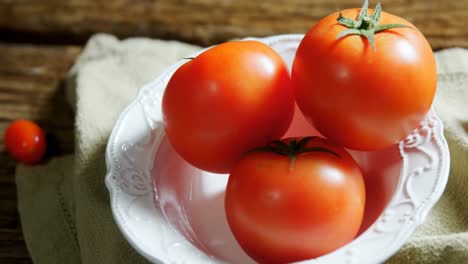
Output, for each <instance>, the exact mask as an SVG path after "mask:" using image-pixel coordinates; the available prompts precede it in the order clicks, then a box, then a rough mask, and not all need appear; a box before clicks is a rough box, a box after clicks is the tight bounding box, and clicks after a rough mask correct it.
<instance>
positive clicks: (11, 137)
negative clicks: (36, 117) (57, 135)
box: [4, 120, 46, 164]
mask: <svg viewBox="0 0 468 264" xmlns="http://www.w3.org/2000/svg"><path fill="white" fill-rule="evenodd" d="M4 141H5V147H6V149H7V151H8V152H9V153H10V154H11V155H12V156H13V157H14V158H15V159H16V160H17V161H20V162H23V163H25V164H35V163H38V162H40V161H41V160H42V158H43V157H44V154H45V151H46V138H45V134H44V131H43V130H42V128H41V127H39V126H38V125H37V124H36V123H34V122H32V121H29V120H16V121H14V122H13V123H11V124H10V125H9V126H8V128H7V130H6V132H5V138H4Z"/></svg>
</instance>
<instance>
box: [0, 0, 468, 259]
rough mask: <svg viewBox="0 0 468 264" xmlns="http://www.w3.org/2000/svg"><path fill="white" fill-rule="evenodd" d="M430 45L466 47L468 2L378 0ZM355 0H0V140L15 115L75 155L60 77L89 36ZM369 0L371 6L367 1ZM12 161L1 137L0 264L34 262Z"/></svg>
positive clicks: (171, 29) (258, 17)
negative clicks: (25, 234) (27, 243)
mask: <svg viewBox="0 0 468 264" xmlns="http://www.w3.org/2000/svg"><path fill="white" fill-rule="evenodd" d="M382 4H383V8H384V10H385V11H387V12H390V13H393V14H396V15H399V16H402V17H404V18H406V19H408V20H409V21H411V22H413V23H414V24H415V25H416V26H417V27H418V28H419V29H420V30H421V31H422V32H423V33H424V34H425V35H426V37H427V38H428V40H429V42H430V43H431V45H432V47H433V48H434V49H435V50H438V49H443V48H448V47H457V46H458V47H465V48H468V26H467V25H468V0H463V1H462V0H459V1H440V0H426V1H423V0H384V1H382ZM360 5H361V0H352V1H327V0H281V1H280V0H277V1H274V0H262V1H252V0H237V1H234V0H232V1H217V0H181V1H172V0H159V1H157V0H114V1H104V0H100V1H97V0H81V1H79V0H75V1H63V0H49V1H37V0H21V1H19V0H17V1H11V0H0V138H3V135H4V132H5V129H6V127H7V125H8V124H9V123H10V122H11V121H12V120H15V119H20V118H21V119H32V120H35V121H37V122H38V123H39V124H40V125H41V126H42V127H43V128H44V129H45V130H46V132H47V135H48V140H49V142H50V144H49V150H48V154H47V157H48V158H49V159H50V158H52V157H55V156H58V155H64V154H68V153H73V150H74V146H73V142H74V138H73V125H74V120H73V112H72V111H71V108H70V107H69V106H68V104H67V103H66V100H65V94H64V79H65V77H66V73H67V71H68V69H69V68H70V66H71V65H72V64H73V62H74V60H75V59H76V57H77V56H78V55H79V53H80V51H81V49H82V47H83V45H84V44H85V42H86V40H87V39H88V38H89V36H90V35H92V34H93V33H96V32H108V33H112V34H116V35H118V36H119V37H121V38H124V37H131V36H147V37H153V38H163V39H178V40H183V41H188V42H191V43H195V44H200V45H211V44H216V43H219V42H222V41H225V40H228V39H231V38H235V37H245V36H266V35H273V34H282V33H304V32H306V31H307V29H308V28H309V27H311V26H312V25H313V24H314V23H315V22H316V21H317V20H318V19H320V18H321V17H323V16H325V15H326V14H328V13H331V12H334V11H336V10H337V8H338V7H339V8H341V9H345V8H349V7H359V6H360ZM373 5H374V3H371V6H373ZM15 166H16V163H15V161H13V160H12V159H11V158H10V157H9V156H8V154H7V153H6V152H5V148H4V145H3V142H0V263H31V262H32V261H31V259H30V257H29V254H28V251H27V249H26V246H25V243H24V237H23V234H22V231H21V224H20V220H19V216H18V213H17V207H16V203H17V196H16V186H15V180H14V175H15Z"/></svg>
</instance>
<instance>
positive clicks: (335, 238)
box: [225, 138, 365, 263]
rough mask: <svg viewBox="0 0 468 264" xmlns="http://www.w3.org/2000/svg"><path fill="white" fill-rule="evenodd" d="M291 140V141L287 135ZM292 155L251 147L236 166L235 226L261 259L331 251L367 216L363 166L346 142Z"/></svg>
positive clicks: (316, 142)
mask: <svg viewBox="0 0 468 264" xmlns="http://www.w3.org/2000/svg"><path fill="white" fill-rule="evenodd" d="M285 142H287V140H285ZM307 146H308V147H324V148H326V149H329V150H332V151H334V152H335V153H337V154H338V155H339V157H336V156H334V155H332V154H330V153H326V152H309V153H303V154H299V155H298V156H297V159H296V161H295V162H294V165H291V162H290V159H289V157H288V156H283V155H279V154H276V153H272V152H251V153H248V154H247V155H245V156H244V157H243V158H242V159H241V160H240V161H239V163H238V164H237V165H236V166H235V167H234V168H233V170H232V172H231V175H230V177H229V181H228V185H227V188H226V196H225V210H226V217H227V220H228V223H229V227H230V229H231V231H232V233H233V234H234V236H235V238H236V239H237V241H238V242H239V244H240V246H241V247H242V248H243V249H244V251H245V252H246V253H247V254H248V255H249V256H251V257H252V258H253V259H254V260H256V261H257V262H259V263H290V262H293V261H300V260H305V259H311V258H315V257H318V256H321V255H323V254H326V253H329V252H331V251H333V250H335V249H337V248H339V247H341V246H343V245H345V244H346V243H348V242H350V241H351V240H352V239H354V237H355V236H356V234H357V232H358V231H359V227H360V225H361V222H362V219H363V215H364V203H365V188H364V180H363V176H362V174H361V170H360V168H359V166H358V165H357V164H356V162H355V161H354V160H353V158H352V157H351V156H350V155H349V154H348V153H347V152H346V151H345V150H344V149H343V148H341V147H339V146H337V145H334V144H332V143H331V142H330V141H328V140H326V139H322V138H315V139H313V140H311V141H310V142H309V143H308V144H307Z"/></svg>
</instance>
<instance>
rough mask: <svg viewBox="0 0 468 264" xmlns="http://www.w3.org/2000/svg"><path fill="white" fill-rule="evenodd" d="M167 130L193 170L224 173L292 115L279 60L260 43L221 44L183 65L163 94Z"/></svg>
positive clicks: (277, 131) (277, 134)
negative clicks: (194, 168) (192, 166)
mask: <svg viewBox="0 0 468 264" xmlns="http://www.w3.org/2000/svg"><path fill="white" fill-rule="evenodd" d="M162 110H163V117H164V125H165V130H166V133H167V136H168V139H169V141H170V142H171V144H172V145H173V147H174V149H175V150H176V151H177V152H178V153H179V155H181V157H183V158H184V159H185V160H186V161H187V162H189V163H191V164H192V165H194V166H195V167H197V168H200V169H202V170H206V171H209V172H214V173H227V172H229V171H230V169H231V167H232V166H233V165H234V164H235V162H236V161H237V160H238V159H239V158H240V157H241V155H242V153H244V152H245V151H247V150H249V149H251V148H254V147H256V146H260V145H264V144H266V143H267V142H269V141H271V140H274V139H279V138H281V136H282V135H283V134H284V133H285V132H286V130H287V129H288V127H289V125H290V123H291V121H292V117H293V113H294V92H293V90H292V86H291V77H290V74H289V72H288V70H287V67H286V65H285V63H284V62H283V60H282V58H281V57H280V56H279V55H278V54H277V53H276V52H275V51H274V50H273V49H271V48H270V47H268V46H267V45H265V44H263V43H261V42H258V41H233V42H227V43H223V44H221V45H218V46H215V47H213V48H210V49H208V50H207V51H205V52H203V53H202V54H200V55H199V56H197V57H196V58H194V59H193V60H190V61H188V62H187V63H185V64H184V65H182V66H181V67H180V68H179V69H178V70H177V71H176V72H175V73H174V75H173V76H172V78H171V79H170V81H169V83H168V85H167V88H166V90H165V92H164V95H163V100H162Z"/></svg>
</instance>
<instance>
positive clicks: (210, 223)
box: [151, 107, 402, 264]
mask: <svg viewBox="0 0 468 264" xmlns="http://www.w3.org/2000/svg"><path fill="white" fill-rule="evenodd" d="M313 135H320V134H319V133H318V132H317V130H316V129H314V127H313V126H311V125H310V124H309V123H308V122H307V121H306V120H305V118H304V117H303V115H302V114H301V112H300V111H299V110H298V109H297V107H296V111H295V116H294V119H293V122H292V124H291V127H290V128H289V130H288V131H287V133H286V134H285V137H293V136H313ZM350 153H351V155H352V156H353V157H354V158H355V160H356V161H357V162H358V164H359V165H360V166H361V169H362V171H363V174H364V178H365V184H366V207H365V214H364V220H363V223H362V226H361V229H360V232H359V234H358V236H359V235H360V234H362V233H363V232H365V230H366V229H367V228H368V227H369V226H370V225H372V223H374V221H375V220H376V219H377V218H378V217H379V216H380V214H381V213H382V212H383V210H384V209H385V207H386V205H387V204H388V202H389V201H390V199H391V198H392V196H393V194H394V192H395V190H396V187H397V184H398V180H399V178H400V172H401V168H402V159H401V155H400V153H399V150H398V146H397V145H395V146H393V147H391V148H388V149H384V150H380V151H372V152H362V151H350ZM151 175H152V177H153V185H154V190H155V205H156V206H159V207H160V208H161V210H162V212H163V214H164V215H165V217H166V219H167V220H168V221H169V223H170V224H171V225H172V226H173V227H174V228H175V229H176V230H177V231H178V232H180V233H181V234H182V235H183V236H184V237H185V238H186V239H187V240H188V241H190V242H191V243H192V244H193V245H194V246H196V247H198V248H199V249H200V250H202V251H203V252H205V253H206V254H208V255H211V256H214V257H216V258H218V259H220V260H224V261H227V262H230V263H245V264H248V263H255V262H254V261H253V260H252V259H250V258H249V257H248V256H247V255H246V254H245V253H244V252H243V250H242V249H241V248H240V246H239V245H238V243H237V242H236V240H235V238H234V236H233V235H232V233H231V231H230V229H229V226H228V224H227V220H226V217H225V213H224V191H225V188H226V184H227V179H228V175H227V174H213V173H208V172H205V171H202V170H199V169H197V168H195V167H193V166H191V165H190V164H188V163H187V162H185V161H184V160H183V159H182V158H181V157H180V156H179V155H178V154H177V153H176V152H175V151H174V149H173V148H172V146H171V145H170V143H169V141H168V140H167V138H166V137H164V138H163V139H162V142H161V144H160V145H159V148H158V150H157V152H156V155H155V159H154V166H153V169H152V171H151ZM330 254H333V252H332V253H330Z"/></svg>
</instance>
